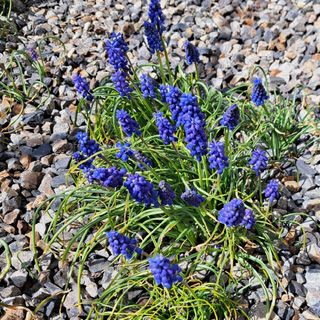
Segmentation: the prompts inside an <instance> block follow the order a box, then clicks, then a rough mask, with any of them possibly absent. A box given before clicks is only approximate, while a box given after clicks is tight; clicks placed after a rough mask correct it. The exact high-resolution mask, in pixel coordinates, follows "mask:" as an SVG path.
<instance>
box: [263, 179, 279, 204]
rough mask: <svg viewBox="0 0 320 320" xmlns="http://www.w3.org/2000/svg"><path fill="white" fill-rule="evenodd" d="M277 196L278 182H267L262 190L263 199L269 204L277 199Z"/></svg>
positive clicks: (273, 180) (274, 180)
mask: <svg viewBox="0 0 320 320" xmlns="http://www.w3.org/2000/svg"><path fill="white" fill-rule="evenodd" d="M279 196H280V193H279V181H278V180H276V179H272V180H270V181H269V183H268V184H267V186H266V188H265V190H264V197H265V198H266V199H269V202H270V203H272V202H273V201H274V200H276V199H278V198H279Z"/></svg>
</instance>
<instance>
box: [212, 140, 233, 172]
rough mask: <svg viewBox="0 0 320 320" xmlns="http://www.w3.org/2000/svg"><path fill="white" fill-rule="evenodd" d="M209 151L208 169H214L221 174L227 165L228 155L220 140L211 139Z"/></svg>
mask: <svg viewBox="0 0 320 320" xmlns="http://www.w3.org/2000/svg"><path fill="white" fill-rule="evenodd" d="M209 146H210V151H209V159H208V160H209V166H210V169H216V170H217V172H218V173H219V174H221V173H222V172H223V170H224V168H226V167H228V165H229V161H228V157H227V156H226V155H225V153H224V144H223V143H222V142H216V141H212V142H211V143H210V145H209Z"/></svg>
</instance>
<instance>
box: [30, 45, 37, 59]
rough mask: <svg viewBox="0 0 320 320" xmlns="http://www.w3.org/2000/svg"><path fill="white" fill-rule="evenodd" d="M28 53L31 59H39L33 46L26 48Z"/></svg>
mask: <svg viewBox="0 0 320 320" xmlns="http://www.w3.org/2000/svg"><path fill="white" fill-rule="evenodd" d="M28 53H29V55H30V57H31V59H32V60H33V61H37V60H38V59H39V56H38V54H37V51H36V50H35V49H34V48H33V47H30V48H29V49H28Z"/></svg>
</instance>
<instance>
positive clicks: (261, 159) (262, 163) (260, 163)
mask: <svg viewBox="0 0 320 320" xmlns="http://www.w3.org/2000/svg"><path fill="white" fill-rule="evenodd" d="M249 164H251V166H252V169H253V170H254V171H255V172H256V174H257V176H258V175H259V174H260V173H261V172H263V171H264V170H265V169H266V168H267V165H268V157H267V156H266V151H264V150H261V149H260V148H257V149H256V150H254V151H253V152H252V157H251V159H250V161H249Z"/></svg>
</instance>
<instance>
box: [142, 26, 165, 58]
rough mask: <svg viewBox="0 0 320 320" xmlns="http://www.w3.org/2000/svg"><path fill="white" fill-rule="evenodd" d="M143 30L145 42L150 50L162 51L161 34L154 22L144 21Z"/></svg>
mask: <svg viewBox="0 0 320 320" xmlns="http://www.w3.org/2000/svg"><path fill="white" fill-rule="evenodd" d="M144 30H145V34H146V37H147V42H148V46H149V50H150V52H151V53H152V54H153V53H155V52H156V51H161V52H162V51H163V50H164V49H163V45H162V42H161V35H160V33H159V31H158V28H157V26H156V25H155V24H153V23H151V22H149V21H145V22H144Z"/></svg>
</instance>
